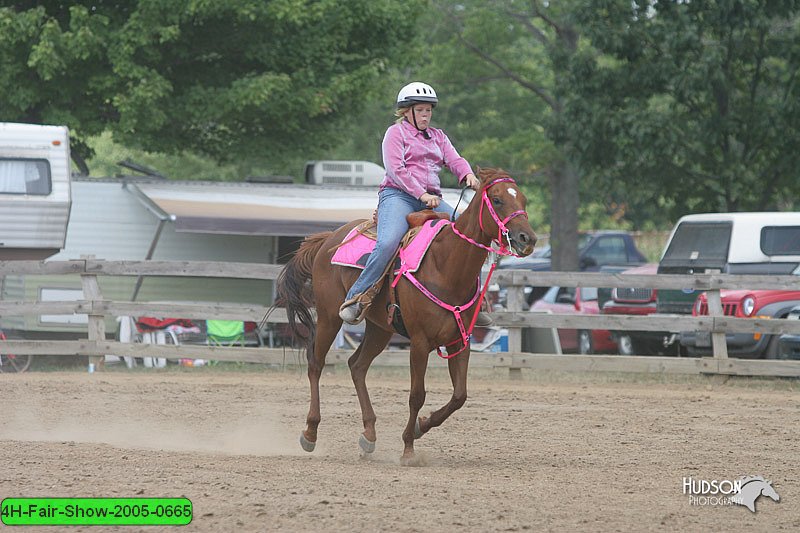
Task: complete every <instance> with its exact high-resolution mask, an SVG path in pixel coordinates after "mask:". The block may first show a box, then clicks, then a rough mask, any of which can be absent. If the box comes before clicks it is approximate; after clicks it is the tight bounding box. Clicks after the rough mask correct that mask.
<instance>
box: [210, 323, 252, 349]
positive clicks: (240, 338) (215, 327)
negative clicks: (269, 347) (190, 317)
mask: <svg viewBox="0 0 800 533" xmlns="http://www.w3.org/2000/svg"><path fill="white" fill-rule="evenodd" d="M206 337H207V339H208V344H209V345H210V346H244V322H242V321H241V320H206Z"/></svg>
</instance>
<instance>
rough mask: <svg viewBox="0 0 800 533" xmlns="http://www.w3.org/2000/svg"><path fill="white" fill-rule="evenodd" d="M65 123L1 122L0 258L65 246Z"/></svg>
mask: <svg viewBox="0 0 800 533" xmlns="http://www.w3.org/2000/svg"><path fill="white" fill-rule="evenodd" d="M69 158H70V154H69V134H68V131H67V128H66V126H39V125H35V124H14V123H10V122H0V261H7V260H12V259H33V260H41V259H45V258H47V257H50V256H51V255H53V254H56V253H58V252H59V251H60V250H61V249H63V248H64V242H65V239H66V236H67V223H68V221H69V210H70V159H69Z"/></svg>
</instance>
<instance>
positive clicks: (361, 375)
mask: <svg viewBox="0 0 800 533" xmlns="http://www.w3.org/2000/svg"><path fill="white" fill-rule="evenodd" d="M391 337H392V332H390V331H386V330H383V329H381V328H380V327H378V326H376V325H375V324H373V323H372V322H367V326H366V330H365V331H364V339H363V340H362V341H361V344H360V345H359V346H358V348H357V349H356V351H355V352H354V353H353V355H352V356H350V359H348V360H347V364H348V366H349V367H350V376H351V377H352V378H353V385H355V387H356V394H358V403H359V404H360V405H361V419H362V420H363V422H364V433H362V435H361V439H360V440H359V445H360V446H361V449H362V450H364V452H365V453H372V452H373V451H374V450H375V439H376V435H375V420H376V417H375V411H374V410H373V409H372V402H370V400H369V392H368V391H367V371H368V370H369V367H370V365H371V364H372V361H373V360H375V357H377V356H378V354H380V353H381V352H382V351H383V349H384V348H386V345H387V344H389V339H391Z"/></svg>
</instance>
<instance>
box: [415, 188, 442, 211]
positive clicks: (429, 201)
mask: <svg viewBox="0 0 800 533" xmlns="http://www.w3.org/2000/svg"><path fill="white" fill-rule="evenodd" d="M419 200H420V202H422V203H424V204H425V205H426V206H428V208H430V209H433V208H435V207H439V203H440V202H441V201H442V199H441V198H439V197H438V196H435V195H433V194H430V193H427V192H426V193H424V194H423V195H422V196H420V197H419Z"/></svg>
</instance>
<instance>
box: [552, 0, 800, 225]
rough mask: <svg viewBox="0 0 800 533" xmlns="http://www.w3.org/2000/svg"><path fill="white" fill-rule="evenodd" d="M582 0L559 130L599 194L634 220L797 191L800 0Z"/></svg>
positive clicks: (757, 204)
mask: <svg viewBox="0 0 800 533" xmlns="http://www.w3.org/2000/svg"><path fill="white" fill-rule="evenodd" d="M583 4H584V5H583V6H582V8H581V9H578V10H577V11H576V15H578V17H579V19H580V25H581V28H582V29H583V31H584V32H585V35H586V36H587V37H588V38H589V39H590V40H591V42H592V44H593V45H594V46H595V47H596V48H597V50H598V51H597V52H595V51H591V52H590V53H586V54H584V55H583V56H582V57H581V61H579V62H576V63H575V64H574V65H573V69H572V71H571V76H570V78H569V80H568V83H569V85H570V86H571V87H572V88H573V91H572V93H573V94H572V97H571V98H570V100H569V101H568V102H567V106H566V112H565V113H564V115H563V117H562V118H563V120H562V122H561V127H562V128H563V130H564V132H565V133H564V134H565V136H568V137H569V138H570V139H572V141H573V142H572V144H571V146H572V151H571V155H572V156H573V157H574V158H575V159H576V160H577V161H579V162H580V164H581V165H582V167H583V168H584V169H585V170H587V171H590V172H589V176H588V178H589V180H590V182H591V183H592V187H593V188H594V189H595V190H602V191H605V195H606V197H607V198H616V199H617V201H620V202H622V201H623V199H624V202H625V203H626V209H627V214H626V216H628V217H630V218H631V219H632V220H634V221H636V222H637V223H638V224H643V223H644V221H646V220H651V221H652V220H659V219H660V220H674V219H675V218H677V217H678V216H680V215H682V214H686V213H690V212H702V211H715V210H719V211H737V210H767V209H776V208H779V207H785V203H783V202H782V201H781V200H782V198H786V197H787V196H788V197H794V196H796V195H797V193H798V183H800V182H799V181H798V178H799V177H800V171H798V165H799V164H800V152H798V151H797V148H796V147H797V145H798V141H800V128H799V126H800V105H798V102H800V92H799V91H800V89H798V86H797V82H796V78H797V69H798V65H799V64H800V24H799V23H798V21H799V20H800V18H799V16H800V5H799V4H798V2H777V1H775V2H772V1H766V2H755V1H735V2H721V1H719V2H717V1H714V2H685V3H676V2H667V1H656V2H653V3H652V5H651V4H650V3H647V4H640V3H636V2H634V3H631V2H629V1H626V0H617V1H608V0H586V1H584V2H583Z"/></svg>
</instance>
